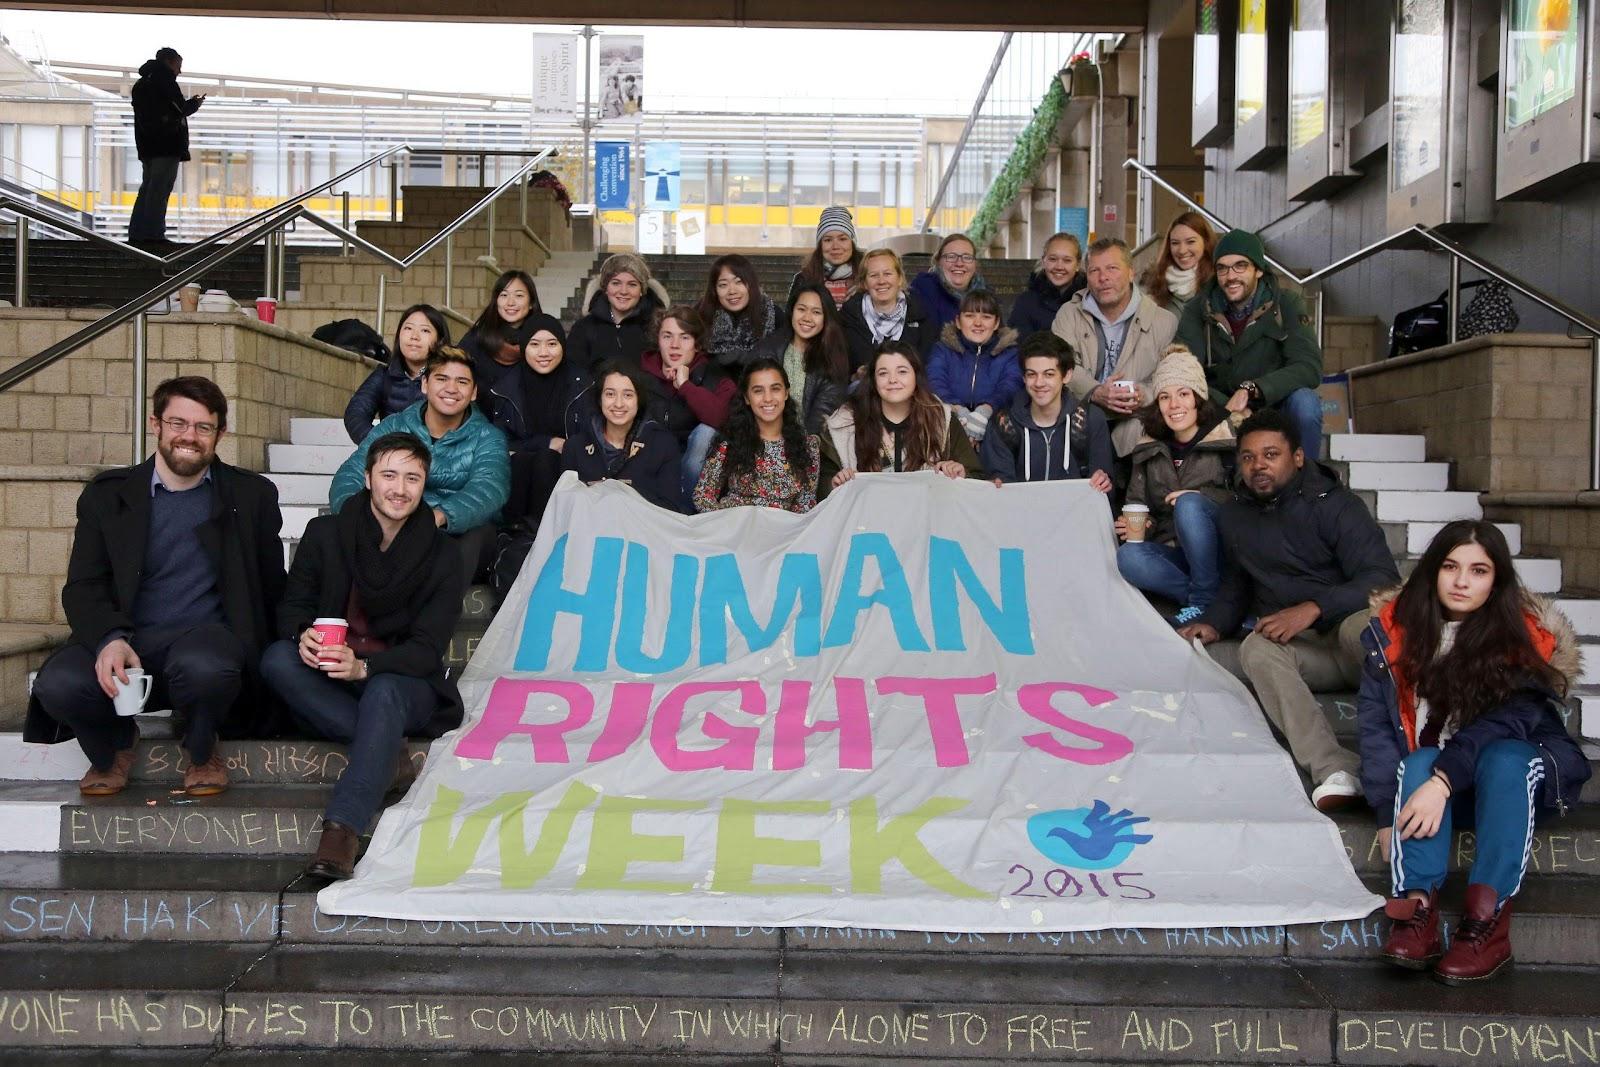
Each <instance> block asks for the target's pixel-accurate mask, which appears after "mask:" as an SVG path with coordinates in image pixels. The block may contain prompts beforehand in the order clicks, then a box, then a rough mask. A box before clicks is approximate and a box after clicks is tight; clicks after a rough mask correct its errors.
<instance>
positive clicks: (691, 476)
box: [679, 422, 717, 514]
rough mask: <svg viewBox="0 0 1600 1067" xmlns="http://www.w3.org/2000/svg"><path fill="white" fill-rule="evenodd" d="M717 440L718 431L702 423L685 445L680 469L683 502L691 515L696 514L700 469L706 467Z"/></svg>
mask: <svg viewBox="0 0 1600 1067" xmlns="http://www.w3.org/2000/svg"><path fill="white" fill-rule="evenodd" d="M716 439H717V431H716V430H713V429H712V428H711V427H709V426H707V425H706V424H705V423H703V422H702V423H701V424H700V425H699V426H696V427H695V428H694V429H692V430H690V431H689V439H688V440H687V441H685V442H684V444H683V459H682V460H681V464H682V465H681V466H680V468H679V469H680V470H681V471H682V476H683V502H684V506H685V507H686V508H687V509H688V511H689V513H690V514H693V513H694V504H693V501H694V487H695V483H696V482H698V481H699V480H700V468H702V467H704V466H705V465H706V457H707V456H709V455H711V445H712V442H714V441H715V440H716Z"/></svg>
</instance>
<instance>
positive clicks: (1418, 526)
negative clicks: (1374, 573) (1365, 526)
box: [1396, 522, 1522, 556]
mask: <svg viewBox="0 0 1600 1067" xmlns="http://www.w3.org/2000/svg"><path fill="white" fill-rule="evenodd" d="M1494 525H1495V527H1496V528H1497V529H1498V530H1499V531H1500V532H1501V533H1503V534H1505V537H1506V547H1508V548H1509V549H1510V550H1511V554H1512V555H1513V556H1515V555H1519V554H1521V552H1522V527H1521V526H1520V525H1518V524H1517V523H1514V522H1497V523H1495V524H1494ZM1444 527H1445V524H1444V523H1442V522H1408V523H1406V524H1405V549H1404V553H1403V554H1405V555H1411V556H1420V555H1422V554H1423V553H1424V552H1426V551H1427V550H1428V545H1430V544H1431V543H1432V542H1433V539H1434V538H1435V537H1437V536H1438V535H1439V531H1440V530H1442V529H1444ZM1400 554H1402V553H1396V555H1400Z"/></svg>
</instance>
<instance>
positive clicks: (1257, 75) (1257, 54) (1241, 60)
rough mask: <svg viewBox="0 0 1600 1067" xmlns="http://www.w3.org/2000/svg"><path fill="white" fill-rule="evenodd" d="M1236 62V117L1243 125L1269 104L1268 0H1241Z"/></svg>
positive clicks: (1234, 113) (1236, 122) (1235, 120)
mask: <svg viewBox="0 0 1600 1067" xmlns="http://www.w3.org/2000/svg"><path fill="white" fill-rule="evenodd" d="M1236 63H1237V73H1236V75H1235V82H1234V95H1235V100H1234V110H1233V120H1234V122H1235V124H1237V125H1239V126H1243V125H1244V124H1245V123H1247V122H1249V121H1250V120H1251V119H1253V118H1255V117H1256V115H1257V114H1258V113H1259V112H1260V111H1261V109H1262V108H1264V107H1266V106H1267V0H1239V43H1238V50H1237V53H1236Z"/></svg>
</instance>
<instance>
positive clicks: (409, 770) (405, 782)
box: [383, 741, 417, 804]
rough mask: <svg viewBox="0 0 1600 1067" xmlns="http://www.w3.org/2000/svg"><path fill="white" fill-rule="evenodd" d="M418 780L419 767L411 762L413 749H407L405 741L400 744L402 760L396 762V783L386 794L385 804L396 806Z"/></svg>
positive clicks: (393, 782) (394, 782) (384, 796)
mask: <svg viewBox="0 0 1600 1067" xmlns="http://www.w3.org/2000/svg"><path fill="white" fill-rule="evenodd" d="M416 780H417V765H416V764H414V763H412V762H411V749H409V748H407V747H406V743H405V742H404V741H402V742H400V758H399V759H398V760H397V761H396V762H395V766H394V781H392V782H390V783H389V788H388V789H387V790H386V791H385V792H384V794H383V799H384V800H385V802H387V803H390V804H394V803H396V802H398V801H399V800H400V798H401V797H404V796H405V795H406V794H407V793H409V792H410V791H411V783H413V782H415V781H416Z"/></svg>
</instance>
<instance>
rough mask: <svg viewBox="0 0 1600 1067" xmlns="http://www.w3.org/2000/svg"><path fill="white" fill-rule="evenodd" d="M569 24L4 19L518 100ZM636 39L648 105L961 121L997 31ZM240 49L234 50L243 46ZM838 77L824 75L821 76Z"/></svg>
mask: <svg viewBox="0 0 1600 1067" xmlns="http://www.w3.org/2000/svg"><path fill="white" fill-rule="evenodd" d="M573 29H575V27H563V26H530V25H524V24H515V25H505V24H484V23H422V22H364V21H354V20H333V19H317V20H306V19H236V18H206V17H198V16H162V15H106V14H98V13H78V12H57V11H9V10H6V11H0V34H4V35H5V36H6V37H7V38H8V39H9V40H10V41H11V44H12V47H14V48H16V49H17V50H18V51H19V52H21V53H22V54H23V55H24V56H27V57H28V58H30V59H32V58H37V57H38V56H39V55H40V54H41V53H42V54H43V55H44V56H45V57H46V58H49V59H52V60H63V61H64V60H76V61H78V62H81V63H111V64H126V65H130V66H137V65H138V64H139V63H140V62H141V61H142V60H144V59H148V58H149V57H150V56H152V55H154V54H155V50H156V49H157V48H159V47H161V46H163V45H171V46H172V47H174V48H176V49H178V51H180V52H182V53H183V57H184V60H183V61H184V67H185V69H187V70H190V71H199V72H205V73H227V74H233V75H253V76H256V77H264V78H289V79H297V78H319V79H323V80H326V81H336V82H345V83H354V84H363V85H376V86H392V87H404V88H413V89H430V90H434V91H440V90H454V91H456V92H479V93H507V94H517V95H526V94H527V93H528V92H529V82H530V77H531V74H530V66H531V63H530V55H531V42H530V37H531V35H532V34H533V33H534V32H536V31H545V32H552V31H553V32H560V31H564V30H565V31H571V30H573ZM607 32H616V33H640V34H643V35H644V38H645V83H646V85H647V86H648V89H647V90H646V102H647V104H649V103H652V102H653V103H655V104H656V106H665V107H671V108H676V109H695V110H718V111H720V110H740V111H827V110H839V111H874V112H888V113H895V114H900V113H904V114H946V115H953V114H965V113H966V112H967V110H968V109H969V108H971V106H972V99H973V97H974V96H975V95H976V94H977V91H978V87H979V86H980V85H981V84H982V82H983V77H984V74H985V73H987V71H988V68H989V61H990V60H991V59H992V58H993V56H994V50H995V48H996V47H997V46H998V45H999V40H1000V35H999V34H998V33H951V32H935V31H901V30H792V29H785V30H760V29H720V28H719V29H697V28H689V27H608V28H607ZM242 46H243V47H242ZM824 70H829V71H835V72H838V73H837V74H835V75H834V76H832V77H824V75H823V73H822V72H823V71H824Z"/></svg>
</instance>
